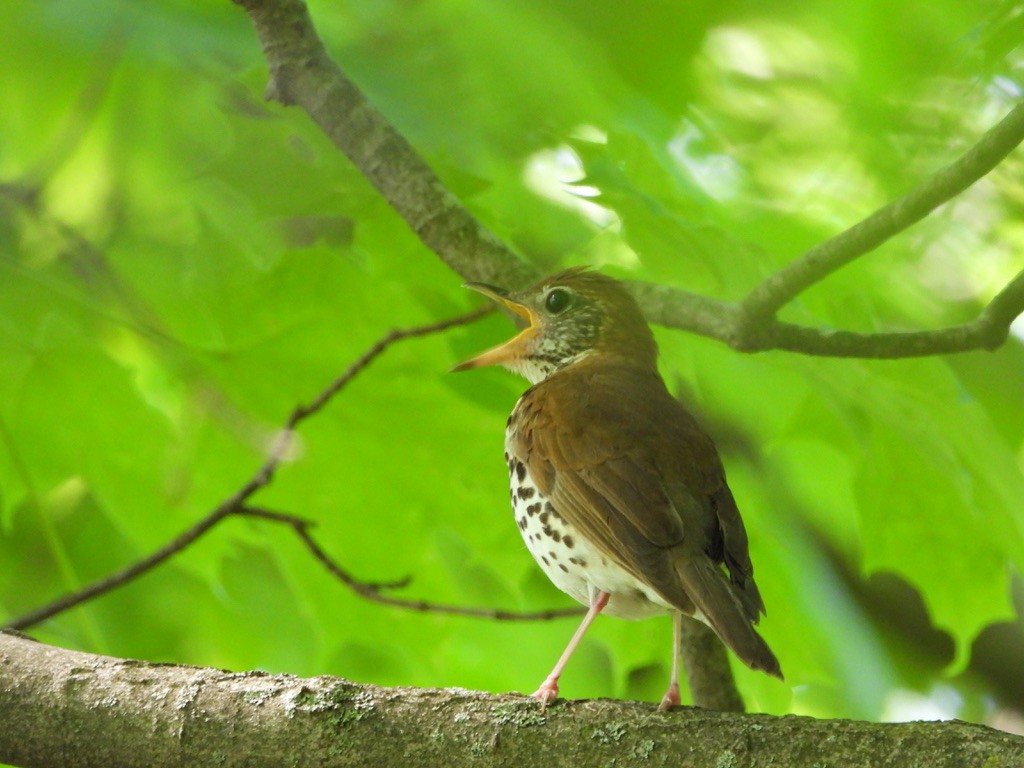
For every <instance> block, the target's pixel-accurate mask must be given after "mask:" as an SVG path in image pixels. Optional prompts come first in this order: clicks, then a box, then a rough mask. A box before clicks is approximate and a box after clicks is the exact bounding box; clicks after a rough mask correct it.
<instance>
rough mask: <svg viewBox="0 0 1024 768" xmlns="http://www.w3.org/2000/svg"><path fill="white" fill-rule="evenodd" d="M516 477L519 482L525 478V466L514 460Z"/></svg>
mask: <svg viewBox="0 0 1024 768" xmlns="http://www.w3.org/2000/svg"><path fill="white" fill-rule="evenodd" d="M516 477H518V478H519V482H520V483H521V482H523V480H525V479H526V466H525V465H524V464H523V462H521V461H517V462H516Z"/></svg>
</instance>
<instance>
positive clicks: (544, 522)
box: [538, 512, 550, 525]
mask: <svg viewBox="0 0 1024 768" xmlns="http://www.w3.org/2000/svg"><path fill="white" fill-rule="evenodd" d="M549 514H550V513H548V512H541V513H540V517H539V518H538V519H539V520H540V524H541V525H547V524H548V515H549Z"/></svg>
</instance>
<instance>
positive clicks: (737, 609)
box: [676, 557, 782, 680]
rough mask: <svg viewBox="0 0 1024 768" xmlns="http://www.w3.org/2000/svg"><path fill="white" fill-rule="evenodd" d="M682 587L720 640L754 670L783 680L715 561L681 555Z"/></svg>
mask: <svg viewBox="0 0 1024 768" xmlns="http://www.w3.org/2000/svg"><path fill="white" fill-rule="evenodd" d="M676 572H677V573H678V574H679V578H680V581H681V582H682V586H683V589H685V590H686V594H687V595H688V596H689V598H690V599H691V600H692V601H693V604H694V606H696V608H697V609H698V610H699V611H700V612H701V613H702V614H704V619H705V620H706V621H707V623H708V624H710V625H711V628H712V629H713V630H714V631H715V634H716V635H718V637H719V639H720V640H721V641H722V642H723V643H725V644H726V645H727V646H728V647H729V648H731V649H732V651H733V653H735V654H736V655H737V656H739V657H740V659H741V660H742V661H743V663H744V664H746V665H747V666H748V667H750V668H751V669H759V670H761V671H763V672H767V673H768V674H769V675H773V676H775V677H777V678H779V679H780V680H781V679H782V669H781V667H780V666H779V660H778V659H777V658H775V654H774V653H772V649H771V648H769V647H768V644H767V643H766V642H765V641H764V639H763V638H762V637H761V636H760V635H759V634H757V631H756V630H755V629H754V627H753V624H752V622H751V619H750V618H748V615H749V611H748V610H747V609H746V608H745V606H744V604H743V602H742V601H741V600H740V597H739V596H738V595H737V594H736V592H735V591H734V588H733V586H732V585H731V584H730V583H729V582H728V580H727V579H726V577H725V575H724V574H722V573H721V572H720V571H719V570H718V569H717V568H716V567H715V566H714V564H713V563H712V562H711V561H710V560H708V559H705V558H702V557H687V558H680V559H679V560H678V561H677V562H676Z"/></svg>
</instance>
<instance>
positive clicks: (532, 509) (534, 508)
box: [526, 501, 540, 517]
mask: <svg viewBox="0 0 1024 768" xmlns="http://www.w3.org/2000/svg"><path fill="white" fill-rule="evenodd" d="M539 511H540V502H539V501H535V502H534V503H533V504H531V505H530V506H528V507H527V508H526V514H528V515H529V516H530V517H533V516H534V515H536V514H537V513H538V512H539Z"/></svg>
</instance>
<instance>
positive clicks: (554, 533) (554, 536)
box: [551, 531, 562, 544]
mask: <svg viewBox="0 0 1024 768" xmlns="http://www.w3.org/2000/svg"><path fill="white" fill-rule="evenodd" d="M551 538H552V539H554V540H555V543H556V544H557V543H558V542H560V541H561V540H562V534H560V533H559V532H558V531H552V532H551Z"/></svg>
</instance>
